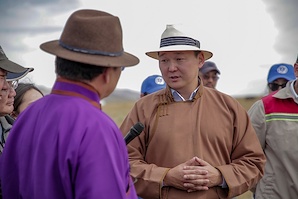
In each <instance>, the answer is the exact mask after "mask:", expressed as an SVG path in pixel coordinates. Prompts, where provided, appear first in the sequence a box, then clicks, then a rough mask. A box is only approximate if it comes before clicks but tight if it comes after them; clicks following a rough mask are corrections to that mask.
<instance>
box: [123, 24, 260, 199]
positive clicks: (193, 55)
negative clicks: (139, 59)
mask: <svg viewBox="0 0 298 199" xmlns="http://www.w3.org/2000/svg"><path fill="white" fill-rule="evenodd" d="M146 55H148V56H149V57H151V58H154V59H156V60H158V61H159V69H160V71H161V74H162V77H163V79H164V80H165V82H166V85H167V88H166V89H162V90H160V91H157V92H154V93H152V94H150V95H148V96H146V97H142V98H140V99H139V100H138V101H137V102H136V103H135V105H134V106H133V108H132V109H131V111H130V112H129V113H128V115H127V116H126V118H125V119H124V121H123V123H122V124H121V126H120V129H121V131H122V133H123V135H125V133H126V132H128V131H129V129H130V128H131V126H133V125H134V124H136V123H138V122H141V123H142V124H144V131H143V132H142V133H141V134H140V135H139V136H138V137H136V138H135V139H134V140H132V141H131V142H130V143H129V144H128V145H127V147H128V153H129V160H130V166H131V175H132V177H133V178H134V179H135V187H136V190H137V193H138V195H139V196H140V197H142V198H144V199H147V198H168V199H176V198H177V199H178V198H187V199H197V198H231V197H234V196H237V195H240V194H242V193H244V192H246V191H248V190H249V189H250V188H251V187H253V186H255V185H256V184H257V182H258V181H259V180H260V178H261V177H262V176H263V172H264V165H265V155H264V153H263V150H262V148H261V146H260V143H259V142H258V138H257V136H256V133H255V131H254V129H253V127H252V125H251V123H250V120H249V118H248V115H247V112H246V110H245V109H244V108H243V107H242V106H241V105H240V103H239V102H237V101H236V100H235V99H234V98H233V97H231V96H228V95H226V94H223V93H221V92H219V91H217V90H216V89H208V88H205V87H204V86H202V84H200V82H201V80H200V79H199V68H201V67H202V66H203V64H204V61H205V60H208V59H209V58H211V57H212V53H211V52H210V51H207V50H203V49H201V48H200V42H199V41H198V40H196V39H194V38H191V37H189V36H188V35H185V34H184V33H182V32H181V31H179V30H178V29H176V27H175V26H173V25H168V26H167V28H166V30H165V31H164V32H163V34H162V36H161V41H160V48H159V49H158V50H155V51H150V52H147V53H146Z"/></svg>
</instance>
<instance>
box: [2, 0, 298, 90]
mask: <svg viewBox="0 0 298 199" xmlns="http://www.w3.org/2000/svg"><path fill="white" fill-rule="evenodd" d="M70 2H71V3H70ZM78 9H97V10H102V11H106V12H109V13H110V14H113V15H115V16H118V17H119V18H120V21H121V25H122V30H123V46H124V50H125V51H126V52H129V53H132V54H134V55H136V56H137V57H138V58H139V59H140V63H139V64H138V65H137V66H135V67H129V68H126V69H125V70H124V71H123V72H122V75H121V77H120V79H119V82H118V85H117V88H121V89H131V90H135V91H140V88H141V84H142V81H143V80H144V79H145V78H146V77H147V76H149V75H152V74H160V71H159V68H158V62H157V61H156V60H154V59H152V58H150V57H148V56H146V55H145V52H147V51H151V50H157V49H158V48H159V43H160V38H161V34H162V32H163V31H164V30H165V28H166V25H167V24H175V25H176V26H177V27H178V28H179V29H180V30H181V31H182V32H184V33H186V34H188V35H190V36H192V37H194V38H196V39H198V40H199V41H200V43H201V49H205V50H209V51H211V52H213V57H212V58H211V59H210V61H213V62H215V63H216V64H217V66H218V67H219V69H220V71H221V74H220V79H219V80H218V84H217V89H218V90H220V91H222V92H224V93H227V94H229V95H232V96H239V95H247V96H252V95H260V94H262V93H264V92H265V91H266V78H267V73H268V70H269V68H270V66H271V65H273V64H276V63H282V62H283V63H289V64H293V63H294V62H295V60H296V58H297V54H298V12H297V10H298V1H297V0H225V1H222V0H208V1H206V0H204V1H203V0H187V1H182V2H181V1H178V0H150V1H140V0H101V1H95V0H72V1H69V0H13V1H12V0H0V19H1V20H0V45H1V46H2V48H3V50H4V52H5V53H6V56H7V57H8V58H9V59H10V60H12V61H14V62H16V63H18V64H21V65H23V66H25V67H33V68H34V69H35V70H34V71H33V72H31V73H30V74H29V75H27V77H26V78H24V79H23V80H22V81H30V82H32V83H35V84H37V85H43V86H46V87H49V88H50V87H52V85H53V83H54V81H55V77H56V76H55V71H54V59H55V57H54V56H53V55H50V54H48V53H45V52H43V51H42V50H40V48H39V45H40V44H41V43H43V42H46V41H50V40H56V39H59V37H60V35H61V32H62V30H63V27H64V24H65V22H66V20H67V19H68V17H69V15H70V14H71V13H73V12H74V11H76V10H78Z"/></svg>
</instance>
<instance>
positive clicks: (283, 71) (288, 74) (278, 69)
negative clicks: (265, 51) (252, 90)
mask: <svg viewBox="0 0 298 199" xmlns="http://www.w3.org/2000/svg"><path fill="white" fill-rule="evenodd" d="M278 78H284V79H286V80H288V81H290V80H294V79H296V76H295V72H294V67H293V66H292V65H291V64H285V63H281V64H274V65H272V66H271V68H270V70H269V73H268V78H267V82H268V83H272V82H273V81H274V80H276V79H278Z"/></svg>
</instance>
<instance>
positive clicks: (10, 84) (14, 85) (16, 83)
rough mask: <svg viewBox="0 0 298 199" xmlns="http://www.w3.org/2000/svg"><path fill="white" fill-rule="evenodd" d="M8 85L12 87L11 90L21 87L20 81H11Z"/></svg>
mask: <svg viewBox="0 0 298 199" xmlns="http://www.w3.org/2000/svg"><path fill="white" fill-rule="evenodd" d="M8 85H9V86H10V88H13V89H16V88H17V87H18V85H19V81H18V80H15V81H10V82H8Z"/></svg>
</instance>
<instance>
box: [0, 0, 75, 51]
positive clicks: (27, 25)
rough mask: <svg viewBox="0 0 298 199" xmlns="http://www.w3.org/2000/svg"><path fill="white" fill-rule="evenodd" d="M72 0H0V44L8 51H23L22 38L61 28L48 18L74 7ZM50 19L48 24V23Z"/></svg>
mask: <svg viewBox="0 0 298 199" xmlns="http://www.w3.org/2000/svg"><path fill="white" fill-rule="evenodd" d="M78 3H79V2H78V1H76V0H73V1H71V3H69V1H68V0H48V1H46V0H42V1H40V0H26V1H23V0H14V1H11V0H1V1H0V19H1V20H0V38H1V43H0V45H1V46H2V47H3V46H4V47H5V48H4V51H6V49H9V51H14V52H16V51H19V52H20V51H21V50H25V49H26V46H25V45H22V40H23V38H24V37H27V36H32V35H34V34H40V33H51V32H56V31H61V28H62V27H60V26H58V25H56V24H53V23H52V21H53V20H52V18H54V17H55V16H57V15H59V14H63V13H65V12H66V11H68V10H73V9H74V8H76V7H77V6H78ZM50 21H51V23H49V22H50Z"/></svg>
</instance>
